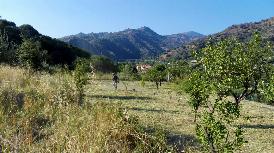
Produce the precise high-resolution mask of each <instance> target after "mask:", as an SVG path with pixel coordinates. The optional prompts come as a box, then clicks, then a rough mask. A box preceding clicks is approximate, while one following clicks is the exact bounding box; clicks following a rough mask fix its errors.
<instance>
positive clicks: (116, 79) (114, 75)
mask: <svg viewBox="0 0 274 153" xmlns="http://www.w3.org/2000/svg"><path fill="white" fill-rule="evenodd" d="M112 75H113V76H112V81H113V86H114V88H115V90H117V84H118V83H119V78H118V76H117V73H113V74H112Z"/></svg>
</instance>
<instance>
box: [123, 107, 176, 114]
mask: <svg viewBox="0 0 274 153" xmlns="http://www.w3.org/2000/svg"><path fill="white" fill-rule="evenodd" d="M128 109H129V110H134V111H143V112H156V113H171V114H176V113H178V112H179V111H173V110H161V109H146V108H138V107H133V108H128Z"/></svg>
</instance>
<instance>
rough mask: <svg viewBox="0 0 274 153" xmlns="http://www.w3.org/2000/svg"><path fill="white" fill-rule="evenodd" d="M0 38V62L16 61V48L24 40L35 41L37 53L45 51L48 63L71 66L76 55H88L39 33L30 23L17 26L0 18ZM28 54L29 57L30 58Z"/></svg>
mask: <svg viewBox="0 0 274 153" xmlns="http://www.w3.org/2000/svg"><path fill="white" fill-rule="evenodd" d="M0 39H1V40H0V62H1V63H9V64H14V63H18V62H19V61H18V57H17V53H16V50H17V49H18V48H19V47H20V45H21V44H22V43H23V42H24V41H26V40H27V41H29V42H30V41H31V43H36V45H35V46H36V47H37V46H38V48H39V52H38V53H37V54H39V55H41V53H40V52H42V51H44V52H45V57H46V59H45V60H46V62H47V64H49V65H69V66H71V65H72V64H73V62H74V61H75V60H76V58H77V57H89V56H90V54H89V53H87V52H85V51H83V50H81V49H79V48H76V47H73V46H71V45H68V44H66V43H64V42H62V41H60V40H57V39H53V38H51V37H48V36H44V35H42V34H40V33H39V32H38V31H37V30H35V29H34V28H33V27H32V26H31V25H21V26H19V27H18V26H16V24H15V23H13V22H11V21H7V20H4V19H0ZM28 53H29V52H28ZM30 54H31V53H30ZM30 54H29V56H28V57H29V58H31V57H30V56H31V55H30ZM35 56H36V55H35Z"/></svg>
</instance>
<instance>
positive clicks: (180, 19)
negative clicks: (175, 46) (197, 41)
mask: <svg viewBox="0 0 274 153" xmlns="http://www.w3.org/2000/svg"><path fill="white" fill-rule="evenodd" d="M0 16H2V18H4V19H7V20H11V21H13V22H15V23H16V24H17V25H22V24H30V25H32V26H33V27H34V28H36V29H37V30H38V31H39V32H40V33H42V34H45V35H48V36H52V37H57V38H58V37H62V36H66V35H71V34H76V33H79V32H84V33H90V32H115V31H120V30H123V29H126V28H138V27H141V26H148V27H150V28H151V29H153V30H154V31H155V32H157V33H159V34H173V33H180V32H186V31H191V30H192V31H197V32H200V33H202V34H211V33H215V32H219V31H222V30H224V29H225V28H226V27H228V26H230V25H232V24H239V23H244V22H253V21H260V20H261V19H266V18H269V17H271V16H274V0H0Z"/></svg>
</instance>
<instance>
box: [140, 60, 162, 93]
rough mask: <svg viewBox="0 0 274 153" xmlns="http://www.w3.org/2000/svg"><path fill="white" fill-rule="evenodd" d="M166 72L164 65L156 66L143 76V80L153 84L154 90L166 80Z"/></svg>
mask: <svg viewBox="0 0 274 153" xmlns="http://www.w3.org/2000/svg"><path fill="white" fill-rule="evenodd" d="M166 77H167V70H166V66H165V65H164V64H156V65H154V66H153V67H152V68H151V69H149V70H148V71H147V72H146V73H145V74H144V79H145V80H147V81H151V82H155V85H156V88H157V89H159V86H161V85H162V82H163V81H165V80H166Z"/></svg>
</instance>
